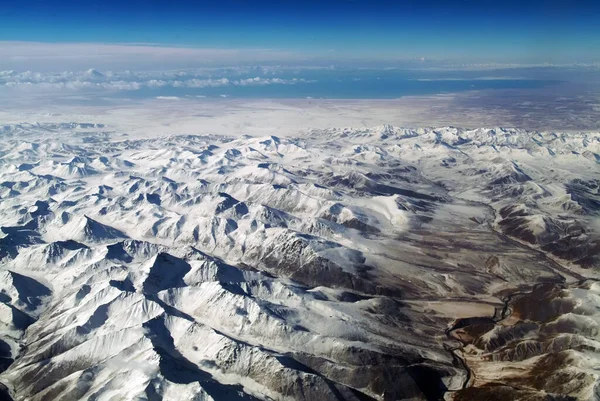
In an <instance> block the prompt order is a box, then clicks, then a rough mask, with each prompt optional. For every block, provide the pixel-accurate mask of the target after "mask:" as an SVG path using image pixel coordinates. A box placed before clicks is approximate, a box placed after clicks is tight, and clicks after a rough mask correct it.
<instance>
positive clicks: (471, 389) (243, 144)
mask: <svg viewBox="0 0 600 401" xmlns="http://www.w3.org/2000/svg"><path fill="white" fill-rule="evenodd" d="M97 139H99V140H97ZM599 155H600V134H595V133H547V132H544V133H538V132H527V131H523V130H517V129H503V128H494V129H487V128H486V129H484V128H479V129H462V128H455V127H444V128H437V129H433V128H420V129H414V130H411V129H403V128H396V127H392V126H389V125H386V126H380V127H375V128H372V129H350V128H343V129H342V128H339V129H338V128H332V129H327V130H312V131H310V132H308V134H307V135H304V136H303V137H302V138H280V137H276V136H268V137H258V138H256V137H251V136H243V137H228V136H218V135H180V136H177V135H174V136H167V137H154V138H141V139H135V140H129V139H127V138H126V137H123V136H121V135H116V134H113V133H111V132H110V131H108V130H107V128H106V127H105V126H104V125H96V124H78V123H64V124H18V125H5V126H3V131H2V136H0V166H1V167H2V168H1V169H0V228H1V231H0V383H2V384H4V385H6V386H8V388H9V389H10V392H11V394H12V397H13V398H14V399H16V400H39V401H42V400H59V399H60V400H81V399H83V400H115V399H119V400H149V401H154V400H190V399H194V400H237V399H239V400H329V399H331V400H370V399H376V400H386V401H387V400H396V399H398V400H417V399H418V400H436V399H441V398H442V397H446V398H454V399H460V400H462V399H490V397H492V396H496V395H498V396H502V394H505V395H506V397H512V396H515V397H517V396H518V397H520V399H526V400H537V399H542V398H543V397H550V398H546V399H557V400H558V399H566V398H561V397H567V396H573V397H575V398H576V399H583V400H592V399H594V397H597V396H598V391H599V390H598V388H599V386H598V384H597V383H598V373H597V370H594V366H595V365H594V364H595V363H596V361H597V360H598V347H597V344H596V343H597V341H596V338H597V334H598V321H597V316H596V315H597V313H596V312H597V310H596V309H594V308H596V307H597V304H598V302H597V292H598V289H597V288H596V287H597V286H596V284H595V281H594V280H597V279H598V278H600V258H599V255H600V193H599V192H598V191H599V188H600V182H599V181H598V177H599V176H600V156H599ZM530 304H535V305H538V307H536V308H534V309H531V307H529V306H528V305H530ZM453 305H460V306H457V307H454V306H453ZM561 305H562V306H561ZM494 310H495V311H496V312H494ZM553 358H554V359H553ZM556 358H559V360H558V359H556ZM555 359H556V361H557V363H556V364H553V362H552V361H554V360H555ZM559 362H560V363H559ZM515 372H527V375H525V376H524V377H522V378H518V377H517V376H518V375H517V374H516V373H515ZM540 372H543V374H544V375H547V376H548V377H549V378H552V380H550V379H548V380H542V379H540V378H539V374H540Z"/></svg>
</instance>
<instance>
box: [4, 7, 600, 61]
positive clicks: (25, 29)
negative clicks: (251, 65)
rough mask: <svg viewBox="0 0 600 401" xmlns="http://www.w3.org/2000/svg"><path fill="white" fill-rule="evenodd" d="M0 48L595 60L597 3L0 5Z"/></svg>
mask: <svg viewBox="0 0 600 401" xmlns="http://www.w3.org/2000/svg"><path fill="white" fill-rule="evenodd" d="M0 5H1V7H0V41H27V42H47V43H58V44H60V43H73V42H79V43H111V44H114V43H149V44H153V45H160V46H162V47H172V46H184V47H194V48H211V49H230V50H231V49H236V50H241V51H246V50H250V49H268V51H278V52H289V53H290V54H293V55H295V56H298V55H302V56H304V57H307V58H310V57H313V58H318V59H320V60H323V61H332V62H333V61H340V60H352V59H361V60H371V61H374V62H376V61H377V60H383V59H387V58H398V59H403V58H404V59H411V58H414V59H420V58H421V57H424V58H425V59H427V60H450V61H453V62H464V63H481V62H500V63H502V62H504V63H509V62H515V63H541V62H547V63H574V62H597V61H599V60H600V28H598V22H599V21H600V2H598V1H573V0H571V1H563V0H560V1H557V0H547V1H540V0H533V1H527V0H522V1H514V0H508V1H489V0H460V1H455V0H434V1H426V0H420V1H419V0H406V1H402V0H396V1H392V0H390V1H387V0H371V1H367V0H321V1H317V0H303V1H291V0H281V1H256V0H255V1H249V0H221V1H191V0H190V1H183V0H170V1H167V0H145V1H141V0H119V1H117V0H91V1H66V0H63V1H56V0H55V1H52V0H30V1H23V0H0Z"/></svg>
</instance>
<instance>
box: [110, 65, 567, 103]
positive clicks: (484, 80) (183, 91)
mask: <svg viewBox="0 0 600 401" xmlns="http://www.w3.org/2000/svg"><path fill="white" fill-rule="evenodd" d="M510 73H511V74H512V75H514V76H504V75H503V76H494V75H493V74H494V72H478V73H464V72H461V73H456V72H445V73H441V72H426V73H424V72H418V73H417V72H412V71H396V70H391V71H386V70H364V71H362V70H349V71H340V70H335V71H329V70H317V71H310V70H308V71H307V70H303V71H286V72H285V73H281V71H279V72H278V73H277V75H276V76H273V78H275V77H276V78H280V79H285V80H291V79H294V78H295V79H297V80H298V81H297V83H295V84H269V85H247V86H242V85H233V84H230V85H224V86H217V87H203V88H181V87H172V86H165V87H161V88H155V89H149V88H144V89H141V90H137V91H129V92H126V93H122V94H120V96H126V97H128V98H153V97H159V96H176V97H197V96H205V97H207V98H219V97H228V98H251V99H256V98H275V99H283V98H315V99H318V98H322V99H394V98H400V97H403V96H415V95H436V94H444V93H457V92H464V91H474V90H494V89H536V88H545V87H550V86H553V85H557V84H559V83H560V82H561V80H559V79H556V78H554V77H547V78H546V77H542V78H531V77H521V76H517V74H516V73H515V72H510ZM255 76H259V77H260V78H261V79H268V78H271V76H269V75H260V74H257V75H243V76H233V77H231V76H229V77H227V78H228V79H231V80H236V79H237V80H239V79H245V78H253V77H255ZM214 78H215V79H218V78H219V77H218V76H215V77H214Z"/></svg>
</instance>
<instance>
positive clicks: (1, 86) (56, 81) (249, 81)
mask: <svg viewBox="0 0 600 401" xmlns="http://www.w3.org/2000/svg"><path fill="white" fill-rule="evenodd" d="M218 73H222V74H228V76H227V77H220V78H218V77H215V74H218ZM238 75H239V72H237V73H234V74H233V76H232V73H231V71H223V70H200V71H196V72H157V73H146V72H130V71H126V72H119V73H115V72H110V71H109V72H104V73H102V72H99V71H97V70H95V69H90V70H87V71H79V72H72V71H64V72H60V73H41V72H32V71H25V72H17V71H14V70H10V71H0V90H4V91H7V90H17V91H30V92H31V91H34V92H44V91H51V90H72V91H80V90H84V91H85V90H87V91H135V90H141V89H160V88H217V87H228V86H263V85H294V84H298V83H307V82H313V81H310V80H306V79H302V78H279V77H260V76H254V77H239V76H238Z"/></svg>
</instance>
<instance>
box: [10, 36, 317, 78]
mask: <svg viewBox="0 0 600 401" xmlns="http://www.w3.org/2000/svg"><path fill="white" fill-rule="evenodd" d="M308 58H309V56H307V55H306V54H301V53H297V52H288V51H282V50H274V49H211V48H198V47H181V46H179V47H177V46H171V47H167V46H153V45H149V44H103V43H38V42H2V41H0V69H4V70H6V69H9V70H10V69H18V70H23V69H29V70H36V71H59V70H82V69H87V68H89V67H90V66H95V67H96V68H101V69H113V70H114V69H116V70H122V69H134V70H148V69H155V70H158V69H169V68H182V67H183V66H187V67H202V66H219V65H220V66H223V65H240V64H261V63H262V64H270V63H281V62H285V63H289V62H303V61H305V60H307V59H308Z"/></svg>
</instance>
